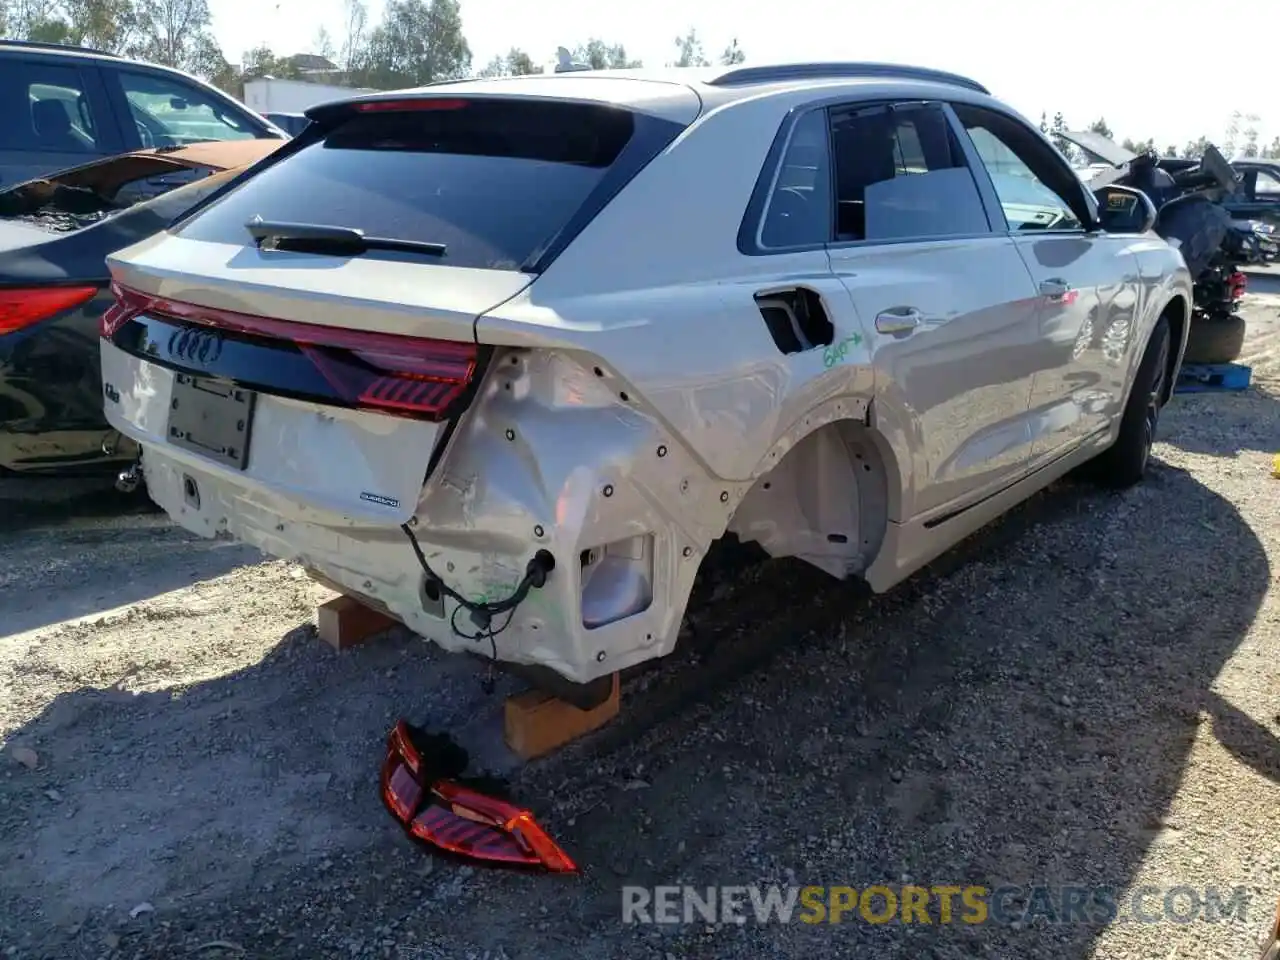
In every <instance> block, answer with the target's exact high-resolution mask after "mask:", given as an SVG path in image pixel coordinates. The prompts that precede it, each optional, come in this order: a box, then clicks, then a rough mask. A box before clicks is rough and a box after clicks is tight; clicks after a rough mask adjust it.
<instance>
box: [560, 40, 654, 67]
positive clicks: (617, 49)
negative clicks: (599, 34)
mask: <svg viewBox="0 0 1280 960" xmlns="http://www.w3.org/2000/svg"><path fill="white" fill-rule="evenodd" d="M572 58H573V62H574V63H586V64H590V65H591V69H592V70H634V69H635V68H636V67H642V66H644V64H643V63H641V62H640V61H639V60H632V59H631V58H630V57H628V56H627V48H626V47H624V46H623V45H622V44H620V43H615V44H607V43H605V42H604V41H603V40H599V39H597V38H595V37H592V38H591V39H590V40H588V41H587V42H586V43H582V44H579V45H578V46H576V47H574V48H573V53H572Z"/></svg>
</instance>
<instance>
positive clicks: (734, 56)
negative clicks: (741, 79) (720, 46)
mask: <svg viewBox="0 0 1280 960" xmlns="http://www.w3.org/2000/svg"><path fill="white" fill-rule="evenodd" d="M746 59H747V55H746V54H745V53H743V52H742V48H741V47H740V46H738V38H737V37H734V38H733V40H732V41H731V42H730V44H729V45H728V46H727V47H725V48H724V53H722V54H720V62H721V63H722V64H723V65H724V66H726V67H732V66H734V65H736V64H739V63H742V62H744V61H745V60H746Z"/></svg>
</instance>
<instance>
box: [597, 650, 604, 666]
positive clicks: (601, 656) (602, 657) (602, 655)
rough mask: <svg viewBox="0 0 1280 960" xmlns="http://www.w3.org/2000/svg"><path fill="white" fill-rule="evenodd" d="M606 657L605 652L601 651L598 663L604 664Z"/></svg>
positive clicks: (598, 654)
mask: <svg viewBox="0 0 1280 960" xmlns="http://www.w3.org/2000/svg"><path fill="white" fill-rule="evenodd" d="M604 656H605V654H604V651H603V650H601V651H600V652H599V653H597V654H596V663H604Z"/></svg>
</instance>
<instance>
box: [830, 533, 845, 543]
mask: <svg viewBox="0 0 1280 960" xmlns="http://www.w3.org/2000/svg"><path fill="white" fill-rule="evenodd" d="M827 542H828V543H848V542H849V538H848V537H846V536H845V535H844V534H843V533H828V534H827Z"/></svg>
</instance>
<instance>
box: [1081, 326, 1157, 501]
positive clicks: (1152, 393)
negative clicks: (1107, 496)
mask: <svg viewBox="0 0 1280 960" xmlns="http://www.w3.org/2000/svg"><path fill="white" fill-rule="evenodd" d="M1170 347H1171V344H1170V336H1169V321H1168V320H1167V319H1166V318H1164V317H1161V318H1160V319H1159V320H1158V321H1156V326H1155V329H1154V330H1152V331H1151V339H1150V340H1148V341H1147V349H1146V352H1145V353H1143V355H1142V362H1141V363H1140V364H1139V365H1138V373H1137V376H1135V377H1134V380H1133V387H1132V388H1131V389H1130V391H1129V399H1128V401H1126V403H1125V408H1124V414H1123V415H1122V417H1121V420H1120V436H1118V437H1117V438H1116V442H1115V443H1114V444H1112V445H1111V446H1110V447H1109V448H1108V449H1107V450H1106V451H1104V452H1103V453H1102V454H1100V455H1099V456H1098V457H1097V458H1096V459H1094V460H1093V461H1092V462H1091V463H1090V464H1089V470H1088V473H1089V475H1090V477H1091V478H1092V479H1093V480H1094V481H1095V482H1097V483H1100V484H1102V485H1103V486H1105V487H1110V488H1112V489H1115V490H1122V489H1124V488H1126V487H1131V486H1133V485H1134V484H1135V483H1137V482H1138V481H1140V480H1141V479H1142V478H1143V476H1144V475H1145V474H1146V472H1147V462H1148V461H1149V460H1150V459H1151V447H1152V445H1153V444H1154V443H1155V439H1156V428H1157V426H1159V423H1160V410H1161V408H1162V407H1163V406H1164V396H1165V386H1166V384H1167V381H1168V378H1169V350H1170Z"/></svg>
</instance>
